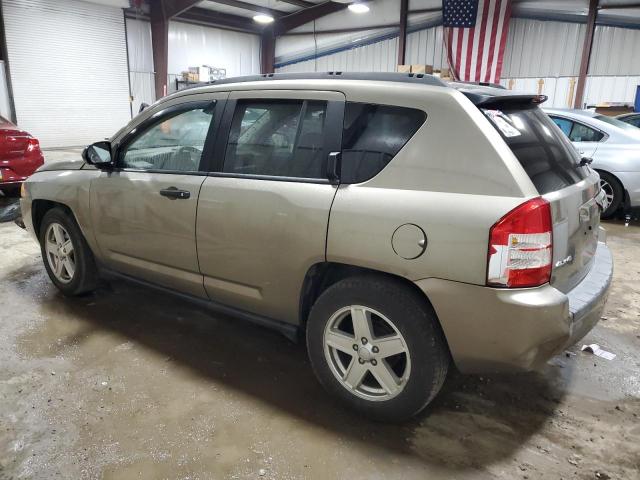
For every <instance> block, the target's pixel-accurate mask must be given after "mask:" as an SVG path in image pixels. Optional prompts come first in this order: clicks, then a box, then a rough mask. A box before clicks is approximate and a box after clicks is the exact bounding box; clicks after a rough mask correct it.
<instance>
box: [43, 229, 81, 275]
mask: <svg viewBox="0 0 640 480" xmlns="http://www.w3.org/2000/svg"><path fill="white" fill-rule="evenodd" d="M44 238H45V252H46V254H47V262H48V263H49V267H50V268H51V271H52V272H53V275H54V276H55V277H56V279H57V280H58V281H59V282H61V283H69V282H71V280H73V275H74V274H75V271H76V257H75V252H74V248H73V242H72V241H71V237H70V236H69V233H68V232H67V231H66V230H65V228H64V227H63V226H62V225H60V224H59V223H55V222H54V223H51V224H50V225H49V226H48V227H47V231H46V233H45V236H44Z"/></svg>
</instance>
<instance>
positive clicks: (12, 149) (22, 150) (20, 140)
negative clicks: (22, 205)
mask: <svg viewBox="0 0 640 480" xmlns="http://www.w3.org/2000/svg"><path fill="white" fill-rule="evenodd" d="M43 163H44V157H43V155H42V150H40V143H39V142H38V140H37V139H36V138H34V137H33V136H31V135H30V134H29V133H27V132H25V131H23V130H20V129H19V128H18V127H17V126H16V125H14V124H13V123H11V122H10V121H9V120H7V119H6V118H4V117H0V191H2V193H4V194H5V195H6V196H10V195H15V194H17V193H18V191H19V190H20V185H21V184H22V182H24V181H25V180H26V179H27V178H28V177H29V175H31V174H32V173H33V172H35V171H36V169H37V168H38V167H40V166H41V165H42V164H43Z"/></svg>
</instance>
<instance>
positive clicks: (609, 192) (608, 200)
mask: <svg viewBox="0 0 640 480" xmlns="http://www.w3.org/2000/svg"><path fill="white" fill-rule="evenodd" d="M600 188H601V189H602V190H603V191H604V194H605V199H604V202H603V204H604V205H602V211H603V212H604V211H606V210H607V208H609V205H611V204H612V203H613V197H614V192H613V187H612V186H611V184H610V183H609V182H607V181H606V180H604V179H603V178H600Z"/></svg>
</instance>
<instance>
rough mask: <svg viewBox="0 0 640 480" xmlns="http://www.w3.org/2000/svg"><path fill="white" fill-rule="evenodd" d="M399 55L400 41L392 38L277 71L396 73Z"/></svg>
mask: <svg viewBox="0 0 640 480" xmlns="http://www.w3.org/2000/svg"><path fill="white" fill-rule="evenodd" d="M397 55H398V39H397V38H392V39H388V40H384V41H382V42H377V43H374V44H371V45H365V46H363V47H357V48H352V49H350V50H344V51H341V52H338V53H334V54H332V55H325V56H322V57H318V58H317V59H314V60H307V61H303V62H298V63H295V64H292V65H287V66H284V67H281V68H278V69H277V72H278V73H293V72H315V71H318V72H326V71H342V72H394V71H395V70H396V59H397Z"/></svg>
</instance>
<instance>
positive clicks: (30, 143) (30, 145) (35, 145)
mask: <svg viewBox="0 0 640 480" xmlns="http://www.w3.org/2000/svg"><path fill="white" fill-rule="evenodd" d="M34 150H40V142H39V141H38V140H37V139H36V138H30V139H29V140H27V152H33V151H34Z"/></svg>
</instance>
